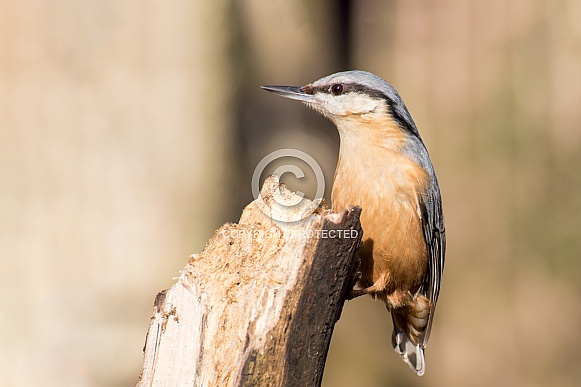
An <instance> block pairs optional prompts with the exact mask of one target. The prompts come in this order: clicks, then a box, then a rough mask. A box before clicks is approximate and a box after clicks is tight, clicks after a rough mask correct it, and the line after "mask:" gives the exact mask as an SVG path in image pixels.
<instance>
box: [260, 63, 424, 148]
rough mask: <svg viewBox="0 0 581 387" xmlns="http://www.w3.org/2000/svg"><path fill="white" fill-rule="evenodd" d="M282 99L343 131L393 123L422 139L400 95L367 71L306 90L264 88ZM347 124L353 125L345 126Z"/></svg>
mask: <svg viewBox="0 0 581 387" xmlns="http://www.w3.org/2000/svg"><path fill="white" fill-rule="evenodd" d="M262 88H263V89H265V90H267V91H271V92H273V93H276V94H278V95H280V96H282V97H286V98H291V99H296V100H298V101H301V102H304V103H305V104H306V105H308V106H309V107H312V108H313V109H315V110H317V111H319V112H320V113H321V114H323V115H324V116H326V117H328V118H329V119H330V120H331V121H333V123H335V125H336V126H337V127H338V128H339V131H341V129H342V127H353V125H351V124H352V123H357V122H359V123H360V122H363V121H365V122H367V123H369V124H370V125H372V126H373V124H374V123H375V122H386V121H392V122H393V123H395V124H397V126H398V127H400V128H401V129H402V130H404V131H406V132H408V133H409V134H414V135H416V136H418V133H417V129H416V126H415V124H414V121H413V119H412V117H411V116H410V114H409V112H408V110H407V108H406V106H405V104H404V103H403V101H402V100H401V97H400V96H399V94H398V93H397V91H396V90H395V89H394V88H393V87H392V86H391V85H390V84H389V83H387V82H386V81H384V80H383V79H381V78H380V77H378V76H377V75H374V74H372V73H369V72H366V71H345V72H340V73H335V74H331V75H329V76H326V77H323V78H321V79H319V80H317V81H315V82H313V83H311V84H308V85H306V86H302V87H300V86H263V87H262ZM345 123H351V124H349V125H344V124H345Z"/></svg>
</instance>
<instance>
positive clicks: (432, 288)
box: [420, 175, 446, 347]
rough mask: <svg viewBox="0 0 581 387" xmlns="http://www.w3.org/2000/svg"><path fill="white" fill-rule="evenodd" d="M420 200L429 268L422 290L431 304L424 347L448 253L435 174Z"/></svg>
mask: <svg viewBox="0 0 581 387" xmlns="http://www.w3.org/2000/svg"><path fill="white" fill-rule="evenodd" d="M420 201H421V203H420V207H421V208H420V210H421V216H422V226H423V231H424V239H425V241H426V246H427V249H428V270H427V272H426V276H425V278H424V282H423V286H422V289H421V292H422V294H423V295H424V296H425V297H426V298H427V299H428V300H430V304H431V309H430V316H429V317H428V324H427V326H426V330H425V331H424V332H423V333H422V334H421V335H420V345H421V346H422V347H424V346H425V345H426V344H427V342H428V339H429V338H430V331H431V329H432V322H433V320H434V312H435V309H436V302H437V301H438V295H439V294H440V284H441V281H442V274H443V272H444V260H445V255H446V230H445V227H444V214H443V213H442V199H441V197H440V188H439V186H438V181H437V179H436V176H435V175H433V176H432V183H431V184H430V187H429V188H428V191H427V192H426V194H425V195H424V196H423V197H422V198H420Z"/></svg>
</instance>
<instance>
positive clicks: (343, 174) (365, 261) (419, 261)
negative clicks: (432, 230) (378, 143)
mask: <svg viewBox="0 0 581 387" xmlns="http://www.w3.org/2000/svg"><path fill="white" fill-rule="evenodd" d="M343 145H344V144H342V149H341V154H340V157H339V163H338V165H337V170H336V172H335V182H334V185H333V193H332V204H333V208H334V209H335V210H341V209H344V208H345V207H347V206H348V205H358V206H360V207H361V208H362V209H363V211H362V213H361V226H362V228H363V243H364V247H363V248H362V251H361V259H362V263H361V272H362V280H363V282H364V283H365V285H366V286H371V285H374V284H375V285H377V286H379V287H380V288H381V289H384V290H385V292H386V293H388V294H389V293H392V292H394V291H396V290H398V291H400V290H401V291H408V290H409V291H411V292H412V293H413V292H415V291H416V290H417V288H418V287H419V286H420V284H421V282H422V279H423V278H424V275H425V272H426V270H427V248H426V244H425V241H424V236H423V231H422V225H421V220H420V215H419V209H418V200H419V198H420V196H421V195H422V194H423V193H424V191H425V189H426V186H427V182H428V175H427V173H426V171H425V170H424V169H423V168H421V167H420V166H419V165H417V164H416V163H415V162H413V161H412V160H410V159H409V158H407V157H406V156H405V155H403V154H402V153H401V152H399V149H398V148H399V146H394V147H392V148H389V147H388V148H386V147H383V148H380V147H375V148H373V147H372V148H371V149H370V148H364V149H360V147H349V146H347V147H345V148H346V149H343ZM363 150H364V151H363Z"/></svg>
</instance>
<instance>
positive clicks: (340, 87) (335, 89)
mask: <svg viewBox="0 0 581 387" xmlns="http://www.w3.org/2000/svg"><path fill="white" fill-rule="evenodd" d="M342 92H343V85H342V84H340V83H335V84H334V85H332V86H331V93H333V94H335V95H339V94H341V93H342Z"/></svg>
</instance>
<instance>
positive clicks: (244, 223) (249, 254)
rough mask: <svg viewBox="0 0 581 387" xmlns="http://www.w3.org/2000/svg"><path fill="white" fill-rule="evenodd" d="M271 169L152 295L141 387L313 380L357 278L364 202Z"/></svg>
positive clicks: (307, 383)
mask: <svg viewBox="0 0 581 387" xmlns="http://www.w3.org/2000/svg"><path fill="white" fill-rule="evenodd" d="M318 204H319V203H313V202H311V201H309V200H307V199H302V200H301V198H299V197H298V196H296V195H295V194H293V193H292V192H290V191H288V190H287V189H286V188H285V187H284V185H283V184H280V183H279V181H278V178H277V177H276V176H271V177H269V178H268V179H267V180H266V181H265V183H264V185H263V189H262V192H261V195H260V197H259V198H258V199H257V200H255V201H254V202H252V203H251V204H249V205H248V206H247V207H246V209H245V210H244V212H243V213H242V216H241V218H240V223H238V224H225V225H223V226H222V227H221V228H220V229H219V230H218V231H216V233H215V234H214V236H213V237H212V238H211V239H210V241H209V242H208V244H207V246H206V248H205V249H204V251H203V252H202V253H201V254H194V255H193V256H192V257H191V259H190V260H189V262H188V264H187V265H186V267H185V268H184V270H183V271H182V273H181V275H180V277H179V280H178V282H177V283H176V284H175V285H173V286H172V287H171V288H170V289H167V290H164V291H162V292H161V293H159V294H158V295H157V297H156V300H155V304H154V314H153V317H152V319H151V323H150V326H149V331H148V334H147V338H146V343H145V348H144V365H143V370H142V372H141V375H140V377H139V381H138V383H137V385H138V386H170V385H173V386H177V385H180V386H182V385H189V386H242V385H247V386H262V385H264V386H291V385H292V386H296V385H303V386H317V385H320V382H321V378H322V374H323V368H324V365H325V358H326V355H327V350H328V347H329V343H330V340H331V334H332V332H333V327H334V325H335V322H336V321H337V320H338V318H339V316H340V313H341V309H342V307H343V303H344V300H345V297H346V296H347V295H348V293H349V291H350V289H351V288H352V287H353V279H354V278H355V272H356V270H357V264H358V262H357V258H356V252H357V250H358V248H359V245H360V241H361V236H362V231H361V226H360V223H359V215H360V212H361V210H360V209H359V208H358V207H351V208H348V209H346V210H344V211H342V212H341V213H332V212H330V211H329V210H326V208H324V205H322V206H319V205H318Z"/></svg>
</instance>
